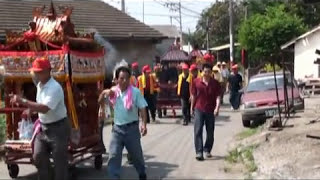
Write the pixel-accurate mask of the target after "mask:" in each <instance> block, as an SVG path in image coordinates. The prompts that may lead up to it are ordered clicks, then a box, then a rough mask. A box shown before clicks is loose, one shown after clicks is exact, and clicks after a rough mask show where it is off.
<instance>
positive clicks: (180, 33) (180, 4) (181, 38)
mask: <svg viewBox="0 0 320 180" xmlns="http://www.w3.org/2000/svg"><path fill="white" fill-rule="evenodd" d="M179 19H180V20H179V22H180V36H181V38H180V39H181V42H182V18H181V0H179Z"/></svg>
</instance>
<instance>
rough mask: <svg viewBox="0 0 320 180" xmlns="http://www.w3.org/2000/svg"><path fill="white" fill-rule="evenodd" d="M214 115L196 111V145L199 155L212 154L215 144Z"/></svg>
mask: <svg viewBox="0 0 320 180" xmlns="http://www.w3.org/2000/svg"><path fill="white" fill-rule="evenodd" d="M214 124H215V119H214V114H213V112H212V113H207V112H202V111H200V110H198V109H195V123H194V145H195V149H196V153H197V154H201V155H203V152H208V153H210V152H211V150H212V146H213V142H214ZM203 125H205V126H206V132H207V139H206V142H205V144H204V146H203V137H202V134H203Z"/></svg>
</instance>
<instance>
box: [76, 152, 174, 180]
mask: <svg viewBox="0 0 320 180" xmlns="http://www.w3.org/2000/svg"><path fill="white" fill-rule="evenodd" d="M144 157H145V161H146V170H147V175H148V179H161V178H162V177H167V176H168V174H169V173H170V172H171V171H173V170H175V169H176V168H178V165H175V164H168V163H164V162H153V161H149V160H150V159H153V158H154V156H150V155H145V156H144ZM123 159H124V160H125V161H126V160H127V158H126V155H125V154H124V155H123ZM107 161H108V156H107V155H106V156H104V157H103V166H102V169H101V170H96V169H95V168H94V162H93V161H92V160H91V161H87V162H85V163H82V164H81V165H79V166H77V168H76V169H75V170H74V173H75V174H76V177H77V178H76V179H77V180H89V179H96V180H100V179H101V180H102V179H107ZM121 179H139V178H138V174H137V172H136V170H135V168H134V167H133V165H129V164H128V163H127V162H125V164H124V165H122V167H121Z"/></svg>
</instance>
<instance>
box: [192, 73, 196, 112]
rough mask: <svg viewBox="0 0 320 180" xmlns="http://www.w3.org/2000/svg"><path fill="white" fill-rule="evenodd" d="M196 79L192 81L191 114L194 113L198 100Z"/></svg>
mask: <svg viewBox="0 0 320 180" xmlns="http://www.w3.org/2000/svg"><path fill="white" fill-rule="evenodd" d="M195 80H196V79H194V80H193V81H192V87H191V94H190V99H191V113H194V106H195V103H196V98H197V88H196V83H195Z"/></svg>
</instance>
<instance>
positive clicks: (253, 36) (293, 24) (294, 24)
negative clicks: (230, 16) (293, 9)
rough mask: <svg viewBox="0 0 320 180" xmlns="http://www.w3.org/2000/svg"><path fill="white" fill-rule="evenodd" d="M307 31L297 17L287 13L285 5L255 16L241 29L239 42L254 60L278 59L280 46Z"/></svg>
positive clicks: (271, 7)
mask: <svg viewBox="0 0 320 180" xmlns="http://www.w3.org/2000/svg"><path fill="white" fill-rule="evenodd" d="M305 31H306V26H305V25H304V23H303V22H302V19H301V18H299V17H298V16H297V15H295V14H292V13H289V12H287V11H286V7H285V5H283V4H280V5H277V6H268V7H267V8H266V12H265V13H264V14H255V15H253V16H251V17H250V18H249V19H248V20H246V21H244V22H243V23H242V24H241V26H240V29H239V42H240V44H241V45H242V47H244V48H245V49H247V50H248V51H249V52H250V56H251V57H253V58H254V59H259V60H266V59H268V58H269V57H272V56H274V57H276V56H277V55H278V54H279V52H280V50H281V49H280V46H281V45H282V44H284V43H286V42H287V41H289V40H291V39H292V38H294V37H296V36H299V35H301V34H302V33H303V32H305Z"/></svg>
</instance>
